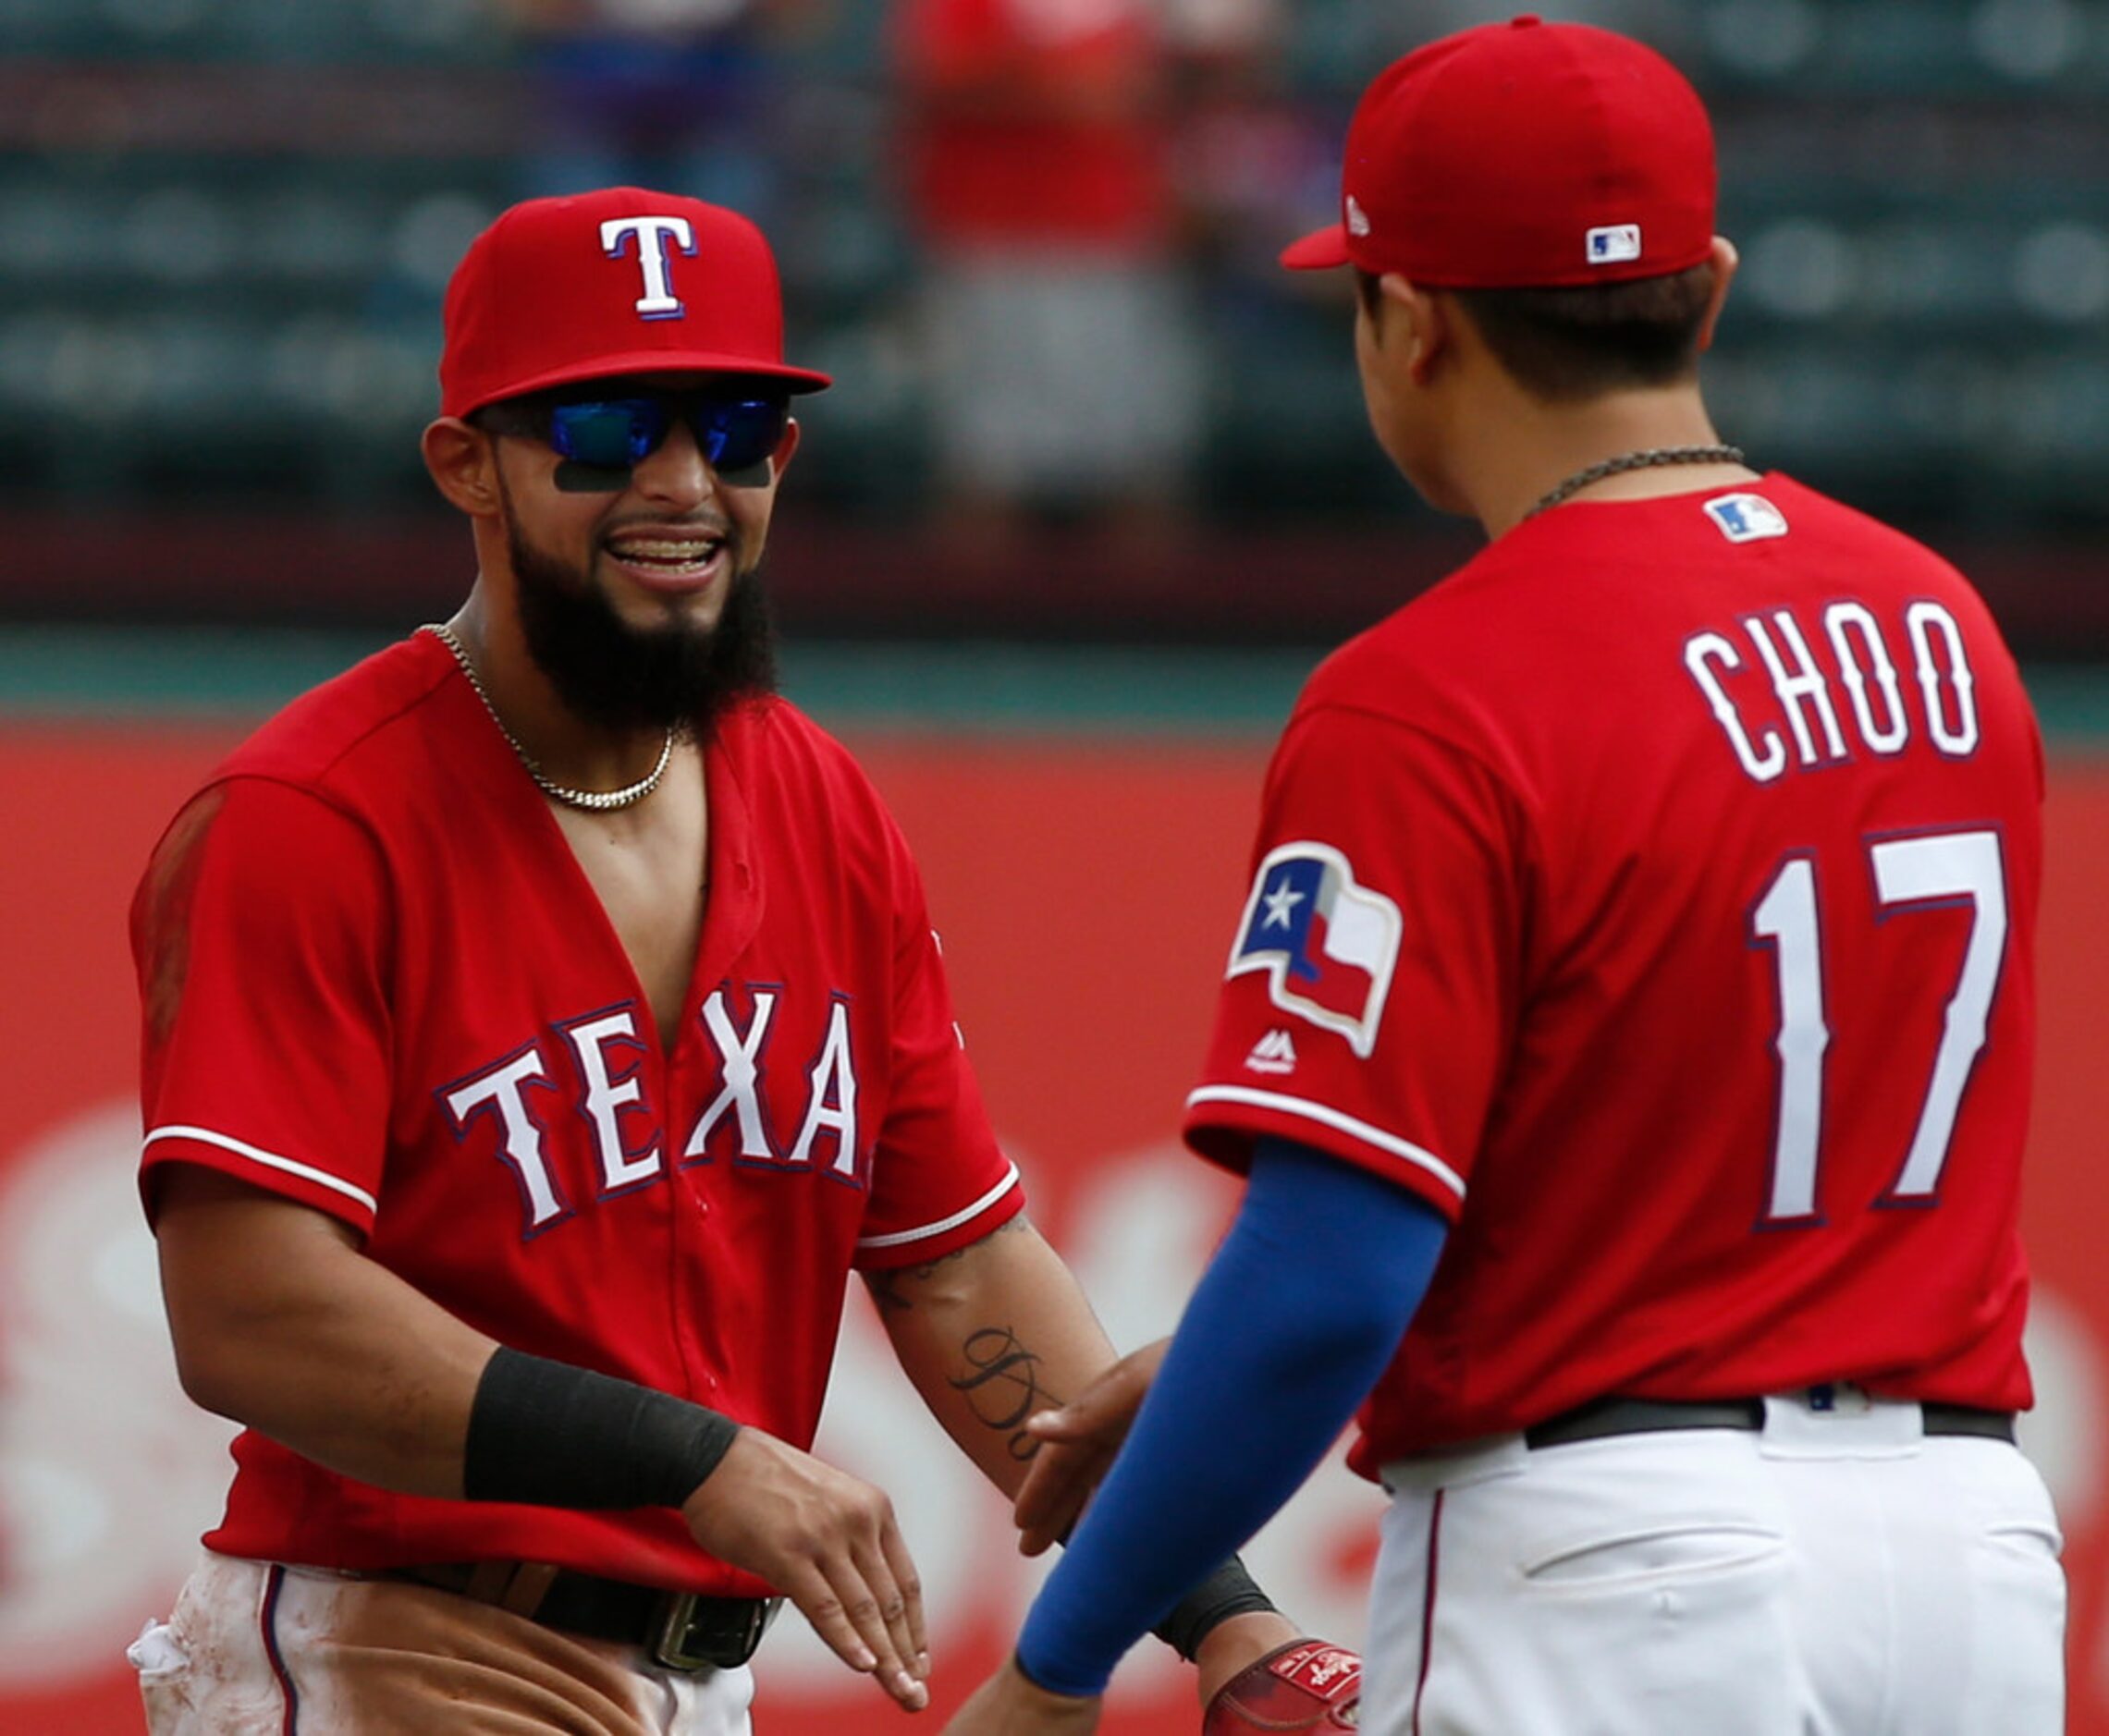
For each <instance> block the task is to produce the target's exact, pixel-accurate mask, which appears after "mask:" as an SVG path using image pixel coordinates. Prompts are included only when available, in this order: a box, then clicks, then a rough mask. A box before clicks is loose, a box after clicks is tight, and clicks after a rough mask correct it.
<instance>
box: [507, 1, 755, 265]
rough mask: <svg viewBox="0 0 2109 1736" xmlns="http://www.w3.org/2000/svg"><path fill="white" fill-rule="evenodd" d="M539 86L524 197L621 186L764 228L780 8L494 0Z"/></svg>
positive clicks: (733, 4)
mask: <svg viewBox="0 0 2109 1736" xmlns="http://www.w3.org/2000/svg"><path fill="white" fill-rule="evenodd" d="M780 3H781V0H497V5H498V6H500V8H501V9H502V10H504V11H505V12H507V13H509V15H510V17H511V18H512V21H513V23H514V24H515V26H516V27H517V28H518V29H519V30H520V31H521V33H522V34H523V35H524V36H525V37H526V39H527V41H528V43H529V44H530V49H531V56H532V65H533V70H534V72H535V73H536V75H537V76H538V78H539V81H540V86H541V91H540V99H541V100H540V101H539V102H538V103H536V104H533V107H532V108H531V110H530V116H531V118H530V136H529V137H528V138H527V140H526V141H524V142H523V150H522V155H523V158H524V161H525V165H526V169H527V177H528V180H529V182H530V185H529V186H528V187H527V188H526V189H525V190H526V191H527V192H529V193H565V192H576V191H581V190H583V189H587V188H591V187H611V186H619V185H624V184H631V185H639V186H644V187H658V188H665V189H668V191H673V192H681V193H687V194H691V195H693V197H695V198H698V199H706V200H709V201H711V202H714V203H717V204H723V205H730V206H731V207H733V208H734V209H735V210H737V211H741V212H743V213H745V214H747V215H749V216H751V217H753V218H754V219H755V220H756V221H757V222H761V223H766V222H767V221H768V220H769V217H770V212H769V209H768V207H769V204H770V202H771V198H772V194H773V192H774V175H775V166H774V160H775V153H774V152H773V151H772V149H771V140H770V139H769V137H768V133H767V120H768V116H769V114H770V111H771V104H770V102H769V100H768V94H767V84H768V74H769V62H768V58H767V56H766V54H765V52H764V48H763V43H762V42H761V40H760V37H761V25H762V23H763V21H764V15H765V14H766V13H768V12H769V11H771V10H773V9H774V6H775V5H776V4H780Z"/></svg>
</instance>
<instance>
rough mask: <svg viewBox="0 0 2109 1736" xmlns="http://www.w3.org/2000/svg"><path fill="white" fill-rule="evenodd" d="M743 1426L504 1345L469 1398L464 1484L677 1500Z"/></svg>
mask: <svg viewBox="0 0 2109 1736" xmlns="http://www.w3.org/2000/svg"><path fill="white" fill-rule="evenodd" d="M739 1432H740V1425H739V1424H737V1423H735V1422H734V1421H733V1420H732V1419H731V1418H730V1417H729V1416H720V1415H719V1414H718V1413H717V1412H716V1411H709V1410H705V1408H704V1407H703V1406H702V1405H700V1404H691V1403H689V1402H688V1400H685V1399H677V1398H675V1397H674V1396H673V1395H672V1394H671V1393H667V1392H655V1391H653V1390H652V1389H651V1388H649V1387H640V1386H637V1385H636V1384H634V1383H633V1382H631V1381H627V1380H616V1379H613V1378H611V1377H610V1376H608V1375H596V1374H595V1373H594V1372H593V1371H592V1370H591V1369H586V1368H574V1367H572V1366H571V1365H570V1363H553V1362H551V1361H549V1359H548V1358H546V1357H543V1356H529V1355H528V1354H526V1353H525V1352H524V1351H515V1350H510V1349H509V1348H507V1347H506V1346H504V1345H502V1344H501V1345H500V1346H499V1347H498V1348H497V1351H495V1352H494V1353H493V1354H492V1357H491V1360H490V1361H489V1362H488V1363H485V1364H484V1377H483V1379H482V1380H481V1381H480V1382H478V1383H477V1387H476V1400H475V1403H474V1404H473V1405H472V1406H471V1407H470V1411H469V1442H468V1447H467V1449H466V1450H465V1451H464V1453H463V1455H462V1462H461V1492H462V1494H463V1495H465V1496H466V1497H467V1498H469V1499H470V1500H472V1501H524V1502H526V1503H528V1504H530V1505H532V1506H535V1507H576V1508H604V1507H605V1508H626V1507H679V1506H680V1505H681V1503H682V1502H683V1501H685V1500H687V1499H688V1498H689V1497H690V1496H691V1495H693V1494H694V1493H695V1491H696V1487H697V1485H699V1484H701V1483H702V1482H703V1480H704V1479H705V1477H707V1476H708V1475H709V1474H710V1473H712V1472H713V1471H715V1470H717V1461H719V1460H721V1459H722V1458H724V1457H725V1452H726V1449H728V1448H729V1447H730V1446H731V1445H732V1437H733V1436H735V1435H737V1434H738V1433H739Z"/></svg>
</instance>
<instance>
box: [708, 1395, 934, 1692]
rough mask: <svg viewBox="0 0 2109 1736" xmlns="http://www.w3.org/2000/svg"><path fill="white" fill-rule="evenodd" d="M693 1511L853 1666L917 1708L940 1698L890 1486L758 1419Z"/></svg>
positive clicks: (716, 1540)
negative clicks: (820, 1456) (831, 1461)
mask: <svg viewBox="0 0 2109 1736" xmlns="http://www.w3.org/2000/svg"><path fill="white" fill-rule="evenodd" d="M681 1517H682V1518H683V1519H685V1520H686V1521H687V1522H688V1528H689V1533H690V1534H691V1535H692V1536H693V1537H694V1538H695V1540H696V1542H697V1543H699V1544H701V1545H702V1546H703V1547H705V1549H707V1550H709V1551H710V1553H711V1554H712V1555H714V1556H716V1557H717V1559H719V1560H721V1561H728V1562H730V1563H731V1564H732V1565H733V1566H734V1567H740V1568H744V1569H745V1570H746V1571H748V1572H750V1573H754V1574H755V1575H757V1576H759V1577H760V1578H762V1579H765V1580H766V1581H768V1582H769V1583H770V1584H772V1585H774V1586H775V1587H776V1588H777V1589H778V1590H779V1591H780V1592H781V1593H783V1595H785V1596H786V1597H788V1598H790V1599H791V1602H792V1603H793V1604H795V1605H797V1606H798V1608H800V1609H801V1610H803V1612H804V1615H805V1619H806V1620H808V1621H809V1622H811V1623H812V1624H813V1631H814V1632H815V1633H817V1634H818V1635H819V1636H820V1637H821V1639H822V1640H824V1641H826V1642H827V1644H828V1647H829V1648H830V1649H831V1650H832V1651H833V1652H834V1653H835V1655H836V1656H837V1657H840V1659H841V1660H842V1661H843V1662H844V1663H845V1664H847V1665H849V1666H850V1668H851V1669H857V1670H862V1671H864V1673H865V1674H867V1675H871V1676H874V1677H876V1678H877V1681H878V1684H879V1686H880V1687H882V1688H884V1689H885V1690H886V1692H887V1693H889V1694H891V1695H892V1696H893V1698H894V1699H895V1700H897V1701H898V1702H900V1704H901V1705H902V1706H903V1707H905V1708H906V1709H907V1710H909V1711H911V1712H919V1711H921V1710H922V1709H923V1708H924V1707H925V1706H926V1705H928V1704H929V1698H930V1694H929V1690H928V1688H927V1687H926V1686H925V1682H926V1680H927V1678H928V1676H929V1673H930V1657H929V1644H928V1641H927V1639H926V1635H925V1631H924V1623H923V1590H922V1585H921V1583H920V1582H918V1580H917V1579H916V1576H915V1564H914V1562H913V1560H911V1559H909V1554H908V1546H907V1545H906V1544H905V1543H904V1542H903V1541H902V1540H901V1531H900V1528H899V1527H898V1526H897V1525H896V1524H895V1523H894V1518H893V1503H892V1502H891V1501H889V1499H888V1498H887V1497H886V1495H885V1492H884V1491H883V1490H880V1489H876V1488H874V1487H873V1486H872V1485H870V1484H868V1483H865V1482H863V1481H861V1480H860V1479H858V1478H856V1477H852V1476H851V1475H850V1474H849V1473H847V1472H843V1471H838V1470H836V1469H835V1468H834V1467H833V1466H832V1465H828V1464H824V1463H822V1462H821V1461H819V1460H817V1459H815V1458H814V1457H813V1455H812V1454H810V1453H805V1452H801V1451H800V1450H799V1449H797V1448H795V1447H792V1446H791V1445H789V1444H788V1443H786V1442H784V1441H780V1440H779V1439H777V1438H776V1436H773V1435H769V1434H766V1433H765V1432H764V1431H762V1430H761V1429H758V1428H754V1427H752V1426H749V1427H746V1428H742V1430H741V1431H740V1433H739V1435H738V1436H736V1437H735V1438H734V1440H733V1442H732V1445H731V1446H730V1448H729V1449H727V1450H726V1454H725V1457H724V1459H723V1460H722V1461H720V1462H719V1464H718V1466H717V1470H715V1471H714V1472H712V1473H711V1474H710V1476H709V1478H708V1479H707V1480H706V1481H705V1483H704V1484H703V1485H701V1486H700V1487H698V1488H697V1489H696V1491H695V1493H694V1494H693V1495H691V1496H690V1497H689V1498H688V1499H687V1501H685V1502H684V1503H683V1504H682V1507H681Z"/></svg>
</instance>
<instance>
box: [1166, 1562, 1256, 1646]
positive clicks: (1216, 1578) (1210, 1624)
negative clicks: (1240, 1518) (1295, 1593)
mask: <svg viewBox="0 0 2109 1736" xmlns="http://www.w3.org/2000/svg"><path fill="white" fill-rule="evenodd" d="M1273 1608H1274V1603H1273V1600H1272V1599H1271V1598H1269V1596H1268V1595H1267V1594H1266V1593H1265V1592H1263V1591H1261V1590H1260V1589H1259V1585H1258V1583H1257V1581H1255V1580H1254V1579H1253V1577H1252V1575H1251V1574H1250V1573H1248V1572H1246V1571H1245V1563H1244V1562H1243V1561H1241V1560H1239V1559H1238V1558H1237V1557H1236V1556H1234V1555H1233V1556H1232V1557H1231V1559H1229V1560H1227V1561H1225V1562H1224V1563H1223V1564H1222V1566H1220V1568H1218V1569H1217V1570H1216V1571H1214V1572H1213V1573H1211V1574H1209V1575H1208V1578H1207V1579H1205V1580H1203V1581H1202V1582H1201V1583H1199V1584H1198V1585H1196V1586H1195V1587H1194V1589H1193V1590H1192V1591H1190V1592H1188V1593H1187V1594H1186V1595H1185V1596H1183V1597H1182V1598H1181V1599H1180V1600H1179V1602H1178V1604H1177V1605H1176V1606H1175V1607H1174V1608H1173V1609H1172V1611H1171V1614H1170V1615H1168V1616H1167V1617H1165V1619H1164V1620H1162V1621H1160V1622H1159V1623H1158V1624H1157V1626H1155V1627H1154V1628H1152V1629H1151V1630H1150V1632H1152V1633H1154V1634H1156V1635H1157V1637H1158V1638H1159V1639H1160V1640H1162V1641H1163V1642H1164V1643H1165V1644H1167V1645H1169V1646H1171V1649H1172V1650H1173V1651H1175V1652H1177V1653H1178V1654H1179V1656H1180V1657H1183V1658H1184V1659H1185V1660H1186V1661H1187V1662H1188V1663H1189V1664H1191V1663H1192V1662H1193V1661H1194V1654H1195V1653H1196V1652H1198V1651H1199V1650H1200V1649H1201V1642H1202V1641H1203V1640H1205V1639H1207V1638H1208V1635H1209V1634H1211V1633H1213V1632H1215V1631H1216V1629H1217V1628H1218V1627H1220V1625H1221V1624H1222V1623H1223V1622H1225V1621H1228V1620H1230V1619H1231V1618H1232V1616H1249V1615H1256V1614H1257V1613H1259V1612H1261V1611H1263V1610H1271V1609H1273Z"/></svg>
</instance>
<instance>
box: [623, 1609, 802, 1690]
mask: <svg viewBox="0 0 2109 1736" xmlns="http://www.w3.org/2000/svg"><path fill="white" fill-rule="evenodd" d="M780 1601H781V1599H779V1598H770V1597H742V1598H731V1597H712V1598H705V1597H702V1596H699V1595H697V1594H696V1593H694V1592H668V1593H667V1594H666V1595H664V1596H662V1597H661V1598H660V1599H659V1602H658V1607H657V1608H656V1609H655V1610H654V1612H653V1616H654V1620H653V1622H652V1637H651V1643H650V1644H649V1645H648V1646H647V1648H646V1649H647V1650H648V1651H649V1652H650V1653H651V1656H652V1661H653V1662H655V1663H656V1664H659V1665H662V1666H663V1667H665V1668H666V1669H679V1670H684V1671H689V1672H694V1671H697V1670H704V1669H737V1668H738V1667H739V1666H740V1665H742V1664H743V1663H745V1662H746V1661H747V1660H748V1659H749V1658H750V1657H754V1648H755V1647H756V1646H757V1645H759V1644H761V1643H762V1635H763V1633H764V1632H766V1631H767V1629H768V1625H769V1619H770V1617H772V1616H774V1615H775V1614H776V1612H777V1605H778V1604H779V1602H780ZM705 1603H710V1604H713V1605H718V1606H729V1605H732V1604H741V1605H743V1606H744V1607H745V1609H746V1620H744V1621H743V1622H742V1623H741V1624H740V1625H739V1626H738V1627H728V1628H726V1629H724V1630H722V1631H720V1632H701V1631H700V1624H699V1623H698V1622H697V1621H696V1619H695V1618H696V1611H697V1608H698V1607H699V1606H701V1605H702V1604H705Z"/></svg>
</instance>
